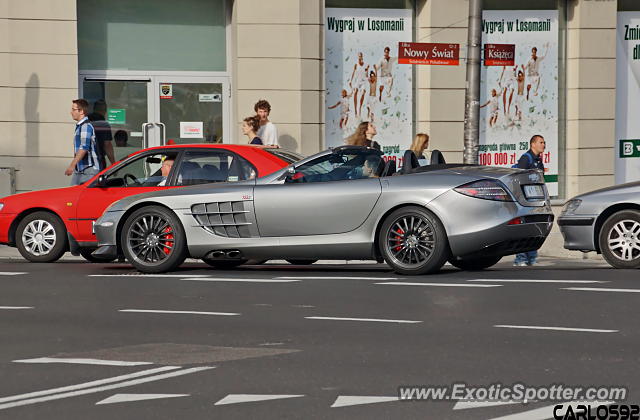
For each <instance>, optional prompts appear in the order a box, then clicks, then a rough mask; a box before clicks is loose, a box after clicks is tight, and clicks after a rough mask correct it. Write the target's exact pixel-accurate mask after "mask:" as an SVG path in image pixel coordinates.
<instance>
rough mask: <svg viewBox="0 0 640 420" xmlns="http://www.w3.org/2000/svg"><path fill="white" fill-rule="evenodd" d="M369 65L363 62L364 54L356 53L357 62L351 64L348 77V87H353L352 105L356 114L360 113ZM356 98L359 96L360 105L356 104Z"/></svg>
mask: <svg viewBox="0 0 640 420" xmlns="http://www.w3.org/2000/svg"><path fill="white" fill-rule="evenodd" d="M368 71H369V66H368V65H367V64H366V63H365V62H364V56H363V55H362V53H361V52H359V53H358V62H357V63H356V64H354V65H353V72H351V79H349V87H351V88H352V89H353V107H354V111H355V113H356V118H357V117H358V115H360V116H361V115H362V104H363V103H364V97H365V94H366V89H367V84H368V83H369V82H368V80H367V79H368V77H367V74H368ZM358 98H360V105H358Z"/></svg>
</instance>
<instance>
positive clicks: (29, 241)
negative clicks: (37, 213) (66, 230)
mask: <svg viewBox="0 0 640 420" xmlns="http://www.w3.org/2000/svg"><path fill="white" fill-rule="evenodd" d="M56 239H57V238H56V230H55V229H54V227H53V225H52V224H51V223H49V222H47V221H46V220H41V219H37V220H32V221H31V222H30V223H29V224H28V225H27V226H26V227H25V228H24V230H23V231H22V243H23V244H24V247H25V249H26V250H27V251H29V253H31V254H33V255H35V256H36V257H40V256H42V255H47V254H48V253H49V252H51V250H52V249H53V247H54V246H55V245H56Z"/></svg>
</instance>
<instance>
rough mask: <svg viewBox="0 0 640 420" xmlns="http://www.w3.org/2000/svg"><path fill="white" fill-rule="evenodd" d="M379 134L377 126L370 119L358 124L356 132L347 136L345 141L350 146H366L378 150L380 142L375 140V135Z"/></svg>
mask: <svg viewBox="0 0 640 420" xmlns="http://www.w3.org/2000/svg"><path fill="white" fill-rule="evenodd" d="M376 134H378V131H377V130H376V126H375V125H374V124H373V123H371V122H368V121H364V122H361V123H360V124H358V127H357V128H356V131H355V133H353V134H352V135H350V136H349V137H347V139H346V140H345V143H346V144H348V145H350V146H366V147H371V148H373V149H376V150H380V144H378V142H377V141H375V140H373V137H374V136H375V135H376Z"/></svg>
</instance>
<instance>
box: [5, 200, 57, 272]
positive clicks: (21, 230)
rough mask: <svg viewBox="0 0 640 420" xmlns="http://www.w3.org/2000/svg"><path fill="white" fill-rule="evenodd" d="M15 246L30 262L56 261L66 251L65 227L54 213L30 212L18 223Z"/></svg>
mask: <svg viewBox="0 0 640 420" xmlns="http://www.w3.org/2000/svg"><path fill="white" fill-rule="evenodd" d="M16 247H17V248H18V251H20V254H22V256H23V257H24V258H26V259H27V260H29V261H31V262H41V263H48V262H54V261H57V260H58V259H60V257H62V255H64V253H65V252H66V251H67V229H66V228H65V226H64V223H62V220H60V218H59V217H58V216H56V215H55V214H52V213H49V212H46V211H37V212H35V213H31V214H29V215H28V216H26V217H25V218H24V219H22V220H21V221H20V223H18V228H17V230H16Z"/></svg>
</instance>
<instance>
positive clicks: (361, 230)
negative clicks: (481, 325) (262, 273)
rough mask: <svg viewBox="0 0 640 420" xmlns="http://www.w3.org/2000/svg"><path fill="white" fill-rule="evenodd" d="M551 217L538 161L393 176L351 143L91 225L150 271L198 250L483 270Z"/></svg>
mask: <svg viewBox="0 0 640 420" xmlns="http://www.w3.org/2000/svg"><path fill="white" fill-rule="evenodd" d="M552 223H553V214H552V212H551V207H550V203H549V197H548V193H547V190H546V186H545V185H544V181H543V177H542V174H541V173H539V172H537V171H535V170H520V169H511V168H497V167H487V166H475V165H463V164H438V165H428V166H421V167H420V166H418V163H417V160H416V159H406V160H405V162H404V163H403V168H402V172H401V173H400V174H396V173H395V161H393V160H390V161H387V162H385V160H384V159H383V157H382V154H381V153H380V152H379V151H376V150H373V149H370V148H366V147H356V146H344V147H338V148H334V149H330V150H327V151H324V152H321V153H318V154H316V155H314V156H311V157H309V158H306V159H304V160H301V161H299V162H296V163H294V164H292V165H291V166H289V167H287V168H284V169H283V170H281V171H278V172H275V173H273V174H271V175H268V176H265V177H262V178H258V179H253V180H250V181H243V182H234V183H221V184H208V185H201V186H194V187H186V188H180V189H179V190H165V191H162V192H153V193H146V194H139V195H135V196H132V197H127V198H125V199H123V200H120V201H118V202H116V203H114V204H113V205H112V206H111V207H109V208H108V209H107V210H106V211H105V213H104V214H103V215H102V217H101V218H100V219H99V220H98V221H97V222H96V225H95V230H96V235H97V237H98V241H99V245H100V248H99V249H98V250H97V251H95V253H94V255H100V256H111V257H115V256H116V255H121V254H124V256H126V258H127V259H128V260H129V261H130V262H131V263H132V264H133V265H134V266H135V267H136V268H137V269H138V270H140V271H143V272H147V273H158V272H165V271H169V270H173V269H175V268H177V267H178V266H179V265H180V264H182V262H183V261H184V260H185V258H187V257H191V258H201V259H203V260H204V261H205V262H207V263H208V264H209V265H212V266H215V267H233V266H237V265H240V264H242V263H244V262H245V261H246V260H247V259H287V260H296V261H314V260H317V259H328V260H331V259H333V260H344V259H377V260H378V261H382V260H384V261H386V262H387V263H388V264H389V265H390V266H391V267H392V268H393V269H394V270H395V271H396V272H398V273H401V274H408V275H411V274H426V273H432V272H435V271H437V270H439V269H440V268H441V267H442V265H443V264H444V263H445V262H446V261H447V260H448V261H450V262H451V263H452V264H453V265H455V266H457V267H459V268H462V269H469V270H477V269H483V268H486V267H490V266H492V265H494V264H495V263H497V262H498V261H499V260H500V258H501V257H503V256H505V255H510V254H515V253H518V252H524V251H531V250H534V249H538V248H539V247H540V246H541V245H542V243H543V242H544V240H545V238H546V237H547V235H548V234H549V231H550V229H551V226H552Z"/></svg>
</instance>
